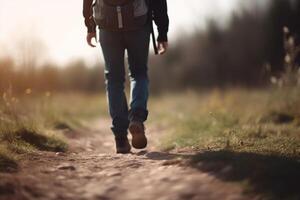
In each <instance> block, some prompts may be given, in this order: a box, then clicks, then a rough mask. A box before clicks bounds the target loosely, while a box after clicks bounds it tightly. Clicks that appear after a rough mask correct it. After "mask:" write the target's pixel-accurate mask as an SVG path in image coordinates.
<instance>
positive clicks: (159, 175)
mask: <svg viewBox="0 0 300 200" xmlns="http://www.w3.org/2000/svg"><path fill="white" fill-rule="evenodd" d="M90 127H92V128H91V130H90V131H88V132H89V133H86V134H80V135H78V136H76V137H72V138H69V145H70V151H69V152H68V153H49V152H39V153H37V154H34V155H30V157H29V159H24V161H23V162H22V163H21V170H20V172H18V173H16V174H0V194H1V195H0V199H8V200H15V199H16V200H17V199H20V200H23V199H24V200H25V199H28V200H29V199H30V200H35V199H45V200H50V199H53V200H60V199H62V200H63V199H68V200H69V199H70V200H71V199H72V200H76V199H79V200H80V199H82V200H84V199H92V200H94V199H95V200H96V199H97V200H110V199H122V200H140V199H141V200H142V199H143V200H148V199H149V200H179V199H184V200H185V199H186V200H193V199H197V200H198V199H203V200H209V199H216V200H219V199H222V200H226V199H228V200H229V199H230V200H238V199H250V198H249V197H247V196H246V195H244V194H243V192H242V188H241V187H240V186H239V185H237V184H232V183H228V182H222V181H221V180H219V179H217V178H215V177H214V176H213V175H211V174H208V173H204V172H201V171H199V170H196V169H194V168H191V167H189V166H188V165H184V164H183V163H184V162H183V161H182V159H179V158H178V155H176V154H174V153H173V154H172V153H165V152H160V151H159V150H157V149H156V148H155V146H156V145H155V143H156V142H157V140H158V139H159V137H157V136H158V134H161V133H158V132H159V131H158V130H157V128H155V127H149V128H148V132H147V135H148V138H149V141H150V144H149V146H148V149H147V150H144V151H135V150H133V153H132V154H128V155H117V154H115V149H114V148H115V146H114V140H113V137H112V134H111V133H110V130H109V120H108V119H97V120H96V121H93V122H91V123H90ZM191 153H192V152H191Z"/></svg>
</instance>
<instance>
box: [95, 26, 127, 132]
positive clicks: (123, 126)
mask: <svg viewBox="0 0 300 200" xmlns="http://www.w3.org/2000/svg"><path fill="white" fill-rule="evenodd" d="M100 43H101V47H102V52H103V56H104V60H105V78H106V91H107V98H108V104H109V113H110V115H111V118H112V128H111V129H112V131H113V133H114V134H115V135H116V136H126V135H127V129H128V124H129V121H128V106H127V100H126V95H125V93H124V82H125V66H124V52H125V43H124V40H123V34H122V33H121V32H111V31H106V30H100Z"/></svg>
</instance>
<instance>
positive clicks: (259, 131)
mask: <svg viewBox="0 0 300 200" xmlns="http://www.w3.org/2000/svg"><path fill="white" fill-rule="evenodd" d="M0 105H1V106H0V118H1V121H0V172H14V171H17V170H18V160H19V159H20V158H22V155H26V154H28V153H32V152H35V151H37V150H43V151H53V152H64V151H67V148H68V145H67V142H66V140H65V137H66V134H68V133H70V132H72V131H74V130H76V129H80V128H84V121H86V120H88V119H92V118H95V117H98V116H101V115H103V116H105V117H108V114H107V106H106V98H105V97H104V95H98V96H93V95H83V94H81V95H80V94H50V93H45V94H44V95H42V96H41V95H39V96H34V95H33V94H32V93H31V91H27V92H26V94H25V95H23V96H22V97H19V98H17V97H14V96H13V95H12V94H10V93H4V94H3V95H2V99H1V104H0ZM149 111H150V115H149V121H148V123H147V125H148V126H150V127H154V128H155V130H158V131H159V132H161V133H162V136H161V138H160V141H161V142H160V144H159V145H160V146H159V147H160V148H161V149H162V150H165V151H171V152H175V153H176V152H178V151H187V152H193V153H194V155H193V156H188V157H184V158H187V159H186V160H187V161H188V165H190V166H191V167H194V168H196V169H198V170H200V171H205V172H209V173H212V174H214V175H215V176H217V177H218V178H220V179H222V180H225V181H231V182H237V183H239V184H242V185H244V186H245V188H246V190H245V191H246V192H249V193H250V194H254V193H255V194H257V193H261V194H263V196H264V197H265V198H264V199H297V198H298V197H299V192H298V187H297V186H298V184H297V183H298V180H299V179H300V170H299V169H300V162H299V160H300V91H299V90H298V89H278V88H277V89H261V90H246V89H228V90H218V89H215V90H211V91H209V92H207V93H196V92H192V91H190V92H184V93H181V94H165V95H164V96H154V97H152V98H151V99H150V104H149ZM149 134H151V133H149Z"/></svg>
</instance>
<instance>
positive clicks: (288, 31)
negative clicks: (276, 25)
mask: <svg viewBox="0 0 300 200" xmlns="http://www.w3.org/2000/svg"><path fill="white" fill-rule="evenodd" d="M283 32H284V33H285V34H289V33H290V30H289V28H288V27H287V26H284V27H283Z"/></svg>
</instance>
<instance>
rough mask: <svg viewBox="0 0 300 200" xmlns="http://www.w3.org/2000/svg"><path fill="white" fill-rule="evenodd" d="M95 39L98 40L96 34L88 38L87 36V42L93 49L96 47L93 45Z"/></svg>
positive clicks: (90, 34) (89, 35) (88, 35)
mask: <svg viewBox="0 0 300 200" xmlns="http://www.w3.org/2000/svg"><path fill="white" fill-rule="evenodd" d="M93 38H95V40H97V39H96V32H93V33H88V34H87V36H86V41H87V43H88V45H90V46H91V47H96V45H94V44H93V43H92V40H93Z"/></svg>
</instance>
